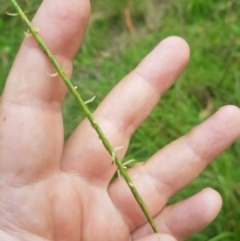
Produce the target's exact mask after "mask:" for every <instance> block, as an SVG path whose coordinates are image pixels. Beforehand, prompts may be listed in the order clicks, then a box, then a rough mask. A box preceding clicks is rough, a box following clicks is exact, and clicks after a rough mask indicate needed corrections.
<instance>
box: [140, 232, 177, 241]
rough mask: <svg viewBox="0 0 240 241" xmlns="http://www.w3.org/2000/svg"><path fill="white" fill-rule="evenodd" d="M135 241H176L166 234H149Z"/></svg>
mask: <svg viewBox="0 0 240 241" xmlns="http://www.w3.org/2000/svg"><path fill="white" fill-rule="evenodd" d="M135 241H177V239H175V238H174V237H173V236H170V235H168V234H159V233H156V234H151V235H148V236H145V237H143V238H140V239H137V240H135Z"/></svg>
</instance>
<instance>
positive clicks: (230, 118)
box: [217, 105, 240, 135]
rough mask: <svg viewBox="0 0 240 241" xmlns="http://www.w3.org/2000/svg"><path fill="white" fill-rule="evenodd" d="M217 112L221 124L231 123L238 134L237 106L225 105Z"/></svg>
mask: <svg viewBox="0 0 240 241" xmlns="http://www.w3.org/2000/svg"><path fill="white" fill-rule="evenodd" d="M217 113H218V114H219V115H220V116H221V119H222V124H223V126H228V125H229V124H231V126H232V127H233V129H235V130H236V131H237V133H238V135H240V109H239V108H238V107H237V106H234V105H225V106H223V107H221V108H220V109H219V110H218V112H217Z"/></svg>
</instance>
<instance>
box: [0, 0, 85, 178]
mask: <svg viewBox="0 0 240 241" xmlns="http://www.w3.org/2000/svg"><path fill="white" fill-rule="evenodd" d="M88 15H89V2H88V1H87V0H86V1H78V0H70V1H64V0H45V1H43V3H42V5H41V7H40V8H39V10H38V12H37V14H36V16H35V17H34V19H33V25H34V26H35V27H36V28H37V29H38V30H39V34H40V36H41V37H42V38H43V40H44V41H45V42H46V44H47V45H48V46H49V48H50V50H51V51H52V53H53V54H54V55H55V57H56V58H57V60H58V61H59V62H60V65H61V66H62V67H63V68H64V69H65V72H67V73H68V75H70V74H71V68H72V62H71V61H72V58H73V57H74V55H75V54H76V52H77V50H78V48H79V45H80V43H81V40H82V37H83V34H84V31H85V28H86V25H87V21H88ZM54 72H55V71H54V70H53V68H52V66H51V64H50V62H49V61H48V60H47V58H46V57H45V55H44V53H43V52H42V51H41V49H40V48H39V47H38V45H37V44H36V42H35V41H34V39H33V38H32V37H29V38H25V39H24V41H23V44H22V46H21V48H20V50H19V53H18V55H17V57H16V60H15V62H14V65H13V67H12V70H11V72H10V74H9V77H8V80H7V83H6V87H5V89H4V93H3V96H2V100H1V119H0V121H1V133H0V136H1V143H0V145H1V153H0V159H1V160H4V161H3V162H1V164H0V165H1V167H0V170H1V172H2V173H4V174H5V176H7V173H9V175H11V177H10V179H11V178H15V177H18V178H19V179H20V180H21V178H23V177H24V178H23V180H26V178H27V177H29V178H30V179H31V178H33V177H34V179H38V178H40V177H39V176H41V177H42V176H44V175H46V174H47V173H52V171H53V169H54V168H56V166H57V165H59V160H60V157H61V153H62V145H63V128H62V117H61V101H62V99H63V97H64V94H65V91H66V88H65V87H64V85H63V84H62V82H61V80H60V78H59V77H58V76H56V77H53V76H50V74H53V73H54ZM43 171H44V173H43ZM10 173H11V174H10ZM31 180H32V179H31Z"/></svg>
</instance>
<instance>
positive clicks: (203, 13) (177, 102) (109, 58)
mask: <svg viewBox="0 0 240 241" xmlns="http://www.w3.org/2000/svg"><path fill="white" fill-rule="evenodd" d="M6 2H8V1H4V3H3V5H1V12H0V14H1V15H0V33H1V34H0V61H1V64H0V86H1V87H0V88H1V89H2V87H3V85H4V80H5V79H6V76H7V73H8V71H9V68H10V66H11V63H12V61H13V58H14V55H15V53H16V50H17V48H18V46H19V43H20V42H21V36H23V31H25V30H26V29H25V28H23V26H22V25H21V24H20V23H19V20H17V18H11V17H9V16H7V15H6V14H5V13H6V11H9V8H8V7H9V6H7V3H6ZM40 2H41V1H34V4H33V1H26V0H25V1H24V0H22V1H20V3H23V4H24V5H25V3H27V4H28V5H25V6H27V9H26V10H28V11H29V13H28V15H30V16H31V15H32V14H33V12H34V11H35V9H36V7H37V5H39V3H40ZM138 2H139V1H129V2H127V4H129V5H128V6H129V9H130V12H131V16H132V21H133V25H134V28H135V31H134V33H132V34H129V31H128V29H127V27H126V25H125V19H124V16H123V10H122V9H121V6H116V5H115V4H114V3H113V1H107V0H101V1H97V0H93V1H92V20H91V22H90V28H89V30H88V33H87V36H86V37H85V42H84V43H83V46H82V48H81V51H80V54H79V55H78V56H77V58H76V60H75V63H74V65H75V66H74V68H75V70H74V74H73V79H74V84H75V85H77V86H79V88H81V90H82V95H83V98H84V99H90V98H91V97H92V96H94V95H96V99H95V101H94V102H92V103H91V104H89V107H90V108H91V109H94V108H95V107H96V106H97V104H98V103H99V102H100V101H101V100H102V99H103V96H105V95H106V93H107V92H108V91H109V90H110V89H111V88H112V87H113V86H114V85H115V84H116V83H117V82H118V81H119V80H120V79H121V78H122V77H123V76H124V75H126V74H127V73H128V72H129V71H131V70H132V68H133V67H134V66H136V64H137V63H138V62H139V61H140V60H141V59H142V57H144V56H145V55H146V54H147V53H148V52H149V51H150V50H151V49H152V48H153V47H154V46H155V45H156V44H157V43H158V42H159V41H160V40H161V39H163V38H165V37H166V36H169V35H179V36H181V37H183V38H185V39H186V40H187V41H188V43H189V45H190V48H191V52H192V53H191V59H190V63H189V65H188V67H187V69H186V70H185V72H184V73H183V74H182V76H181V77H180V78H179V80H178V81H177V82H176V83H175V84H174V86H173V87H172V88H171V89H170V90H169V91H168V92H167V93H166V94H165V96H164V97H163V98H162V100H161V103H160V104H159V106H157V108H156V109H155V111H154V112H153V113H152V114H151V116H150V117H149V118H148V120H147V121H146V122H145V123H144V124H143V125H142V126H141V128H140V129H139V130H138V131H137V132H136V133H135V135H134V136H133V138H132V140H131V145H130V147H129V150H128V153H127V155H126V160H129V159H132V158H134V159H136V160H137V161H144V160H146V159H147V158H148V157H149V156H150V155H152V154H153V153H154V152H155V151H157V150H158V149H160V148H162V147H163V146H165V145H166V144H167V143H169V142H171V141H172V140H174V139H176V138H177V137H179V136H181V135H183V134H184V133H186V132H187V131H188V130H190V129H191V128H192V127H193V126H194V125H196V124H198V123H200V122H201V121H202V120H204V119H205V118H206V117H207V116H208V115H211V114H212V113H213V112H214V111H215V110H217V109H218V108H219V107H220V106H223V105H226V104H235V105H237V106H240V71H239V56H240V25H239V10H240V3H239V1H237V0H232V1H231V0H230V1H226V0H217V1H200V0H197V1H187V0H183V1H173V0H169V1H166V0H164V1H157V0H154V1H153V0H143V1H141V4H142V6H144V7H142V6H140V5H139V4H138ZM4 4H6V7H5V6H4ZM144 4H145V5H144ZM33 5H35V6H33ZM146 6H147V7H146ZM151 6H154V7H151ZM209 103H210V104H209ZM207 106H210V107H211V108H210V107H209V108H207ZM203 110H204V111H205V113H204V112H203ZM63 113H64V119H65V128H66V130H65V133H66V138H67V137H68V136H69V134H70V133H71V132H72V130H73V128H74V127H75V126H76V125H77V123H78V122H79V121H80V120H81V119H82V118H83V115H81V114H80V115H79V110H78V107H77V105H76V103H75V101H74V100H73V98H72V97H71V96H70V95H68V96H67V98H66V101H65V105H64V109H63ZM202 113H204V114H202ZM207 186H211V187H213V188H215V189H216V190H217V191H218V192H219V193H220V194H221V196H222V198H223V208H222V211H221V213H220V215H219V216H218V217H217V219H216V220H215V221H214V222H213V223H212V224H211V225H210V226H208V227H207V228H206V229H205V230H203V231H202V232H201V233H198V234H196V235H194V236H193V237H191V238H189V239H188V240H194V241H209V240H210V241H222V240H224V241H239V237H240V225H239V217H240V141H239V140H238V141H237V142H236V143H235V144H233V146H232V147H231V148H229V149H228V150H227V151H226V152H225V153H224V154H222V155H221V156H220V157H218V158H217V159H216V161H215V162H213V163H212V164H211V165H210V166H209V167H208V168H207V170H206V171H204V172H203V173H202V174H201V175H200V176H199V177H198V178H197V179H196V180H195V181H193V182H192V183H191V184H190V185H189V186H188V187H187V188H185V189H184V190H183V191H181V192H180V193H178V194H177V195H176V196H175V197H174V198H173V199H172V200H171V202H175V201H179V200H181V199H183V198H185V197H188V196H191V195H193V194H195V193H197V192H198V191H199V190H201V189H202V188H204V187H207Z"/></svg>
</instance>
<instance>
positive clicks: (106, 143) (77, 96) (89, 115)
mask: <svg viewBox="0 0 240 241" xmlns="http://www.w3.org/2000/svg"><path fill="white" fill-rule="evenodd" d="M10 1H11V3H12V4H13V6H14V7H15V8H16V10H17V13H18V14H19V16H20V17H21V18H22V20H23V21H24V22H25V24H26V25H27V27H28V28H29V30H30V32H31V34H32V36H33V37H34V38H35V40H36V41H37V43H38V44H39V46H40V47H41V49H42V50H43V51H44V52H45V54H46V55H47V57H48V59H49V60H50V61H51V63H52V64H53V66H54V67H55V69H56V71H57V72H58V74H59V76H60V77H61V78H62V79H63V81H64V83H65V84H66V86H67V87H68V89H69V91H70V92H71V93H72V95H73V96H74V97H75V99H76V100H77V102H78V104H79V105H80V107H81V108H82V109H83V111H84V113H85V115H86V116H87V118H88V120H89V121H90V123H91V125H92V127H93V128H94V129H95V130H96V132H97V134H98V136H99V138H100V139H101V141H102V143H103V145H104V147H105V148H106V150H107V151H108V153H109V154H110V155H111V157H112V160H113V162H114V163H115V164H116V165H117V167H118V170H119V172H120V174H121V175H122V177H123V178H124V180H125V181H126V183H127V185H128V186H129V188H130V190H131V192H132V194H133V196H134V197H135V199H136V201H137V203H138V205H139V206H140V208H141V209H142V211H143V213H144V215H145V216H146V218H147V220H148V222H149V224H150V225H151V227H152V229H153V231H154V232H155V233H157V232H158V229H157V226H156V224H155V222H154V220H153V218H152V217H151V215H150V213H149V211H148V209H147V207H146V205H145V203H144V202H143V200H142V198H141V196H140V195H139V193H138V191H137V189H136V188H135V186H134V185H133V182H132V180H131V179H130V177H129V175H128V173H127V171H126V170H125V169H124V167H123V165H122V163H121V161H120V160H119V158H118V157H117V155H116V152H115V151H114V148H113V147H112V146H111V144H110V142H109V141H108V139H107V138H106V136H105V135H104V133H103V131H102V130H101V128H100V127H99V125H98V123H97V121H96V120H95V119H94V117H93V115H92V113H91V112H90V110H89V109H88V107H87V106H86V104H85V102H84V101H83V99H82V98H81V95H80V94H79V92H78V91H77V90H76V88H75V87H74V85H73V84H72V83H71V81H70V80H69V79H68V77H67V76H66V74H65V73H64V70H63V69H62V68H61V66H60V65H59V64H58V62H57V61H56V59H55V58H54V56H53V54H52V53H51V52H50V50H49V48H48V47H47V46H46V44H45V43H44V42H43V40H42V39H41V37H40V36H39V33H38V32H39V31H38V30H37V29H36V28H35V27H34V26H33V25H32V24H31V22H30V21H29V20H28V18H27V17H26V15H25V13H24V12H23V11H22V9H21V8H20V6H19V5H18V3H17V2H16V1H15V0H10Z"/></svg>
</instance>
